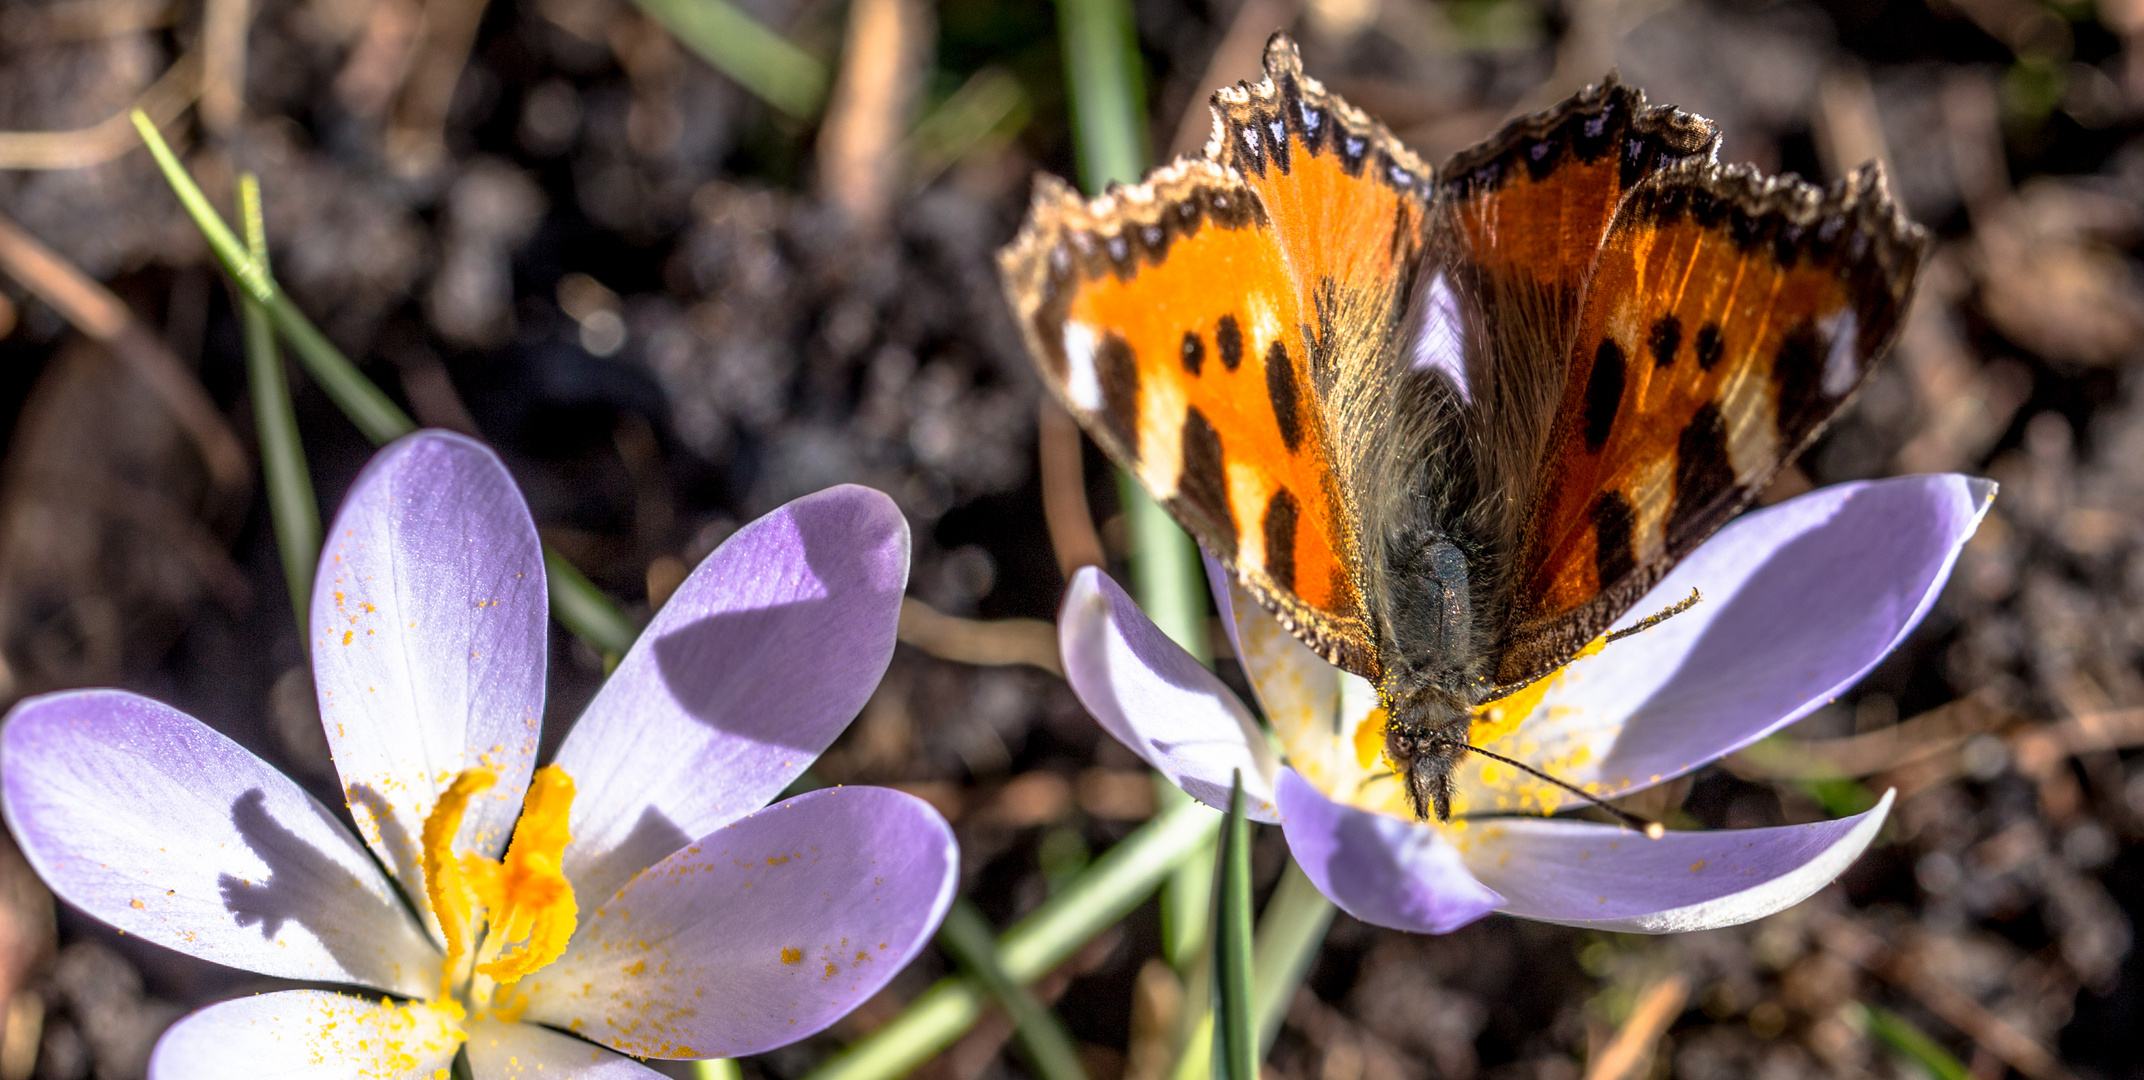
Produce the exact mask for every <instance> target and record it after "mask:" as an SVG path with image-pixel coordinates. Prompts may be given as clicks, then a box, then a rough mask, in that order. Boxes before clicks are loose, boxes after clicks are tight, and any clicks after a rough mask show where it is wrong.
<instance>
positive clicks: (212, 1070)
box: [149, 990, 461, 1080]
mask: <svg viewBox="0 0 2144 1080" xmlns="http://www.w3.org/2000/svg"><path fill="white" fill-rule="evenodd" d="M460 1045H461V1036H460V1032H459V1029H458V1027H457V1025H456V1023H455V1020H454V1017H453V1016H452V1015H451V1014H449V1013H447V1012H446V1011H444V1010H442V1009H438V1008H435V1007H433V1006H432V1005H429V1004H427V1003H425V1002H422V1001H413V1002H409V1003H407V1004H402V1005H395V1004H390V1003H388V1002H386V1001H383V1000H367V999H365V998H361V997H353V996H351V995H349V994H338V993H335V992H333V991H329V990H285V991H282V992H280V993H274V994H260V995H257V996H255V997H247V998H239V999H237V1000H235V1001H226V1002H224V1003H222V1004H220V1005H211V1006H209V1007H208V1008H206V1009H203V1010H201V1011H200V1012H197V1013H194V1014H193V1015H191V1016H188V1017H186V1018H185V1019H183V1020H180V1021H179V1022H178V1023H176V1024H173V1025H171V1029H170V1030H168V1031H166V1032H164V1037H163V1038H162V1039H160V1040H158V1041H157V1044H156V1051H155V1052H154V1053H152V1054H151V1055H150V1056H149V1080H234V1078H245V1077H255V1076H257V1077H261V1078H262V1080H290V1078H299V1080H361V1078H369V1077H388V1076H395V1077H430V1076H434V1075H438V1076H445V1075H447V1069H448V1068H450V1067H451V1066H452V1064H453V1062H454V1051H455V1049H456V1048H457V1047H458V1046H460Z"/></svg>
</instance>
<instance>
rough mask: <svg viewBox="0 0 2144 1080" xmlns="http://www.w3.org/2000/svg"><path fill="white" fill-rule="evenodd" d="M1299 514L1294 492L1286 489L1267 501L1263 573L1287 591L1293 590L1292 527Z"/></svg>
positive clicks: (1293, 537)
mask: <svg viewBox="0 0 2144 1080" xmlns="http://www.w3.org/2000/svg"><path fill="white" fill-rule="evenodd" d="M1301 514H1302V507H1300V506H1298V505H1296V501H1295V493H1293V492H1291V491H1289V490H1288V489H1287V488H1281V489H1280V490H1278V491H1275V492H1274V493H1273V497H1272V498H1270V499H1268V500H1266V514H1265V523H1264V530H1265V534H1266V576H1267V577H1270V578H1272V579H1273V583H1274V584H1275V585H1278V586H1280V587H1281V588H1283V589H1286V590H1288V591H1289V592H1294V591H1295V528H1296V521H1297V519H1298V517H1300V515H1301Z"/></svg>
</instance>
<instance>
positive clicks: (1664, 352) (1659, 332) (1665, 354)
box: [1645, 315, 1682, 367]
mask: <svg viewBox="0 0 2144 1080" xmlns="http://www.w3.org/2000/svg"><path fill="white" fill-rule="evenodd" d="M1645 345H1646V347H1647V348H1649V349H1651V350H1652V352H1653V363H1654V364H1655V365H1657V366H1659V367H1668V366H1670V365H1672V364H1674V363H1675V351H1676V350H1677V349H1680V348H1682V320H1680V319H1678V318H1676V317H1675V316H1673V315H1662V316H1661V317H1660V318H1659V320H1658V321H1656V322H1654V323H1653V330H1652V333H1650V334H1647V335H1646V338H1645Z"/></svg>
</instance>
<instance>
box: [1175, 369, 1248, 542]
mask: <svg viewBox="0 0 2144 1080" xmlns="http://www.w3.org/2000/svg"><path fill="white" fill-rule="evenodd" d="M1182 468H1183V471H1182V472H1181V473H1179V474H1178V475H1177V477H1176V497H1177V498H1179V499H1182V500H1183V501H1184V502H1186V503H1189V504H1190V505H1191V506H1193V507H1194V508H1196V509H1197V510H1198V511H1199V513H1200V514H1201V515H1202V516H1204V517H1205V518H1206V520H1208V521H1210V522H1212V523H1213V525H1214V527H1215V528H1217V529H1220V530H1221V531H1222V532H1224V533H1226V534H1227V538H1228V546H1229V548H1230V549H1231V550H1233V549H1234V548H1235V546H1236V517H1235V515H1234V514H1232V513H1230V512H1229V508H1228V470H1227V468H1226V467H1225V465H1224V464H1223V461H1222V457H1221V433H1220V432H1218V431H1215V430H1214V428H1213V423H1212V422H1211V421H1209V420H1207V419H1206V414H1205V413H1202V412H1200V411H1199V409H1198V406H1196V405H1193V406H1191V407H1190V408H1188V409H1185V410H1184V431H1183V466H1182Z"/></svg>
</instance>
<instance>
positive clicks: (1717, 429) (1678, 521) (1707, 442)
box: [1667, 401, 1735, 544]
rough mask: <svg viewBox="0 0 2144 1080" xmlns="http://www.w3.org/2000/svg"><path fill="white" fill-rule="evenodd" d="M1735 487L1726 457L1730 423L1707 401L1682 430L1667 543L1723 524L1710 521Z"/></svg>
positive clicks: (1678, 443)
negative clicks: (1728, 425) (1696, 531)
mask: <svg viewBox="0 0 2144 1080" xmlns="http://www.w3.org/2000/svg"><path fill="white" fill-rule="evenodd" d="M1734 486H1735V469H1734V464H1733V463H1732V462H1730V461H1729V460H1728V458H1727V421H1726V420H1725V419H1724V418H1722V417H1721V416H1720V407H1719V406H1718V405H1717V404H1715V403H1713V402H1710V401H1708V402H1706V403H1705V404H1704V405H1703V406H1701V407H1700V408H1699V409H1698V410H1697V414H1696V415H1695V416H1692V417H1691V418H1690V423H1689V424H1688V425H1687V426H1685V427H1684V428H1683V429H1682V436H1681V437H1680V438H1679V439H1677V440H1676V445H1675V501H1674V504H1673V505H1672V506H1671V507H1670V508H1669V510H1668V523H1667V535H1668V542H1669V543H1670V544H1673V543H1674V542H1675V540H1676V538H1678V537H1684V536H1690V535H1692V534H1693V531H1695V530H1702V531H1701V532H1698V533H1697V535H1707V534H1710V533H1711V532H1712V530H1713V528H1715V527H1717V526H1718V525H1719V524H1720V523H1719V522H1715V521H1711V520H1709V519H1710V518H1711V517H1712V516H1714V513H1716V512H1717V509H1718V508H1719V507H1721V506H1729V507H1731V506H1732V505H1733V501H1732V500H1728V499H1725V496H1726V495H1727V493H1728V492H1730V491H1732V490H1733V489H1734Z"/></svg>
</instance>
